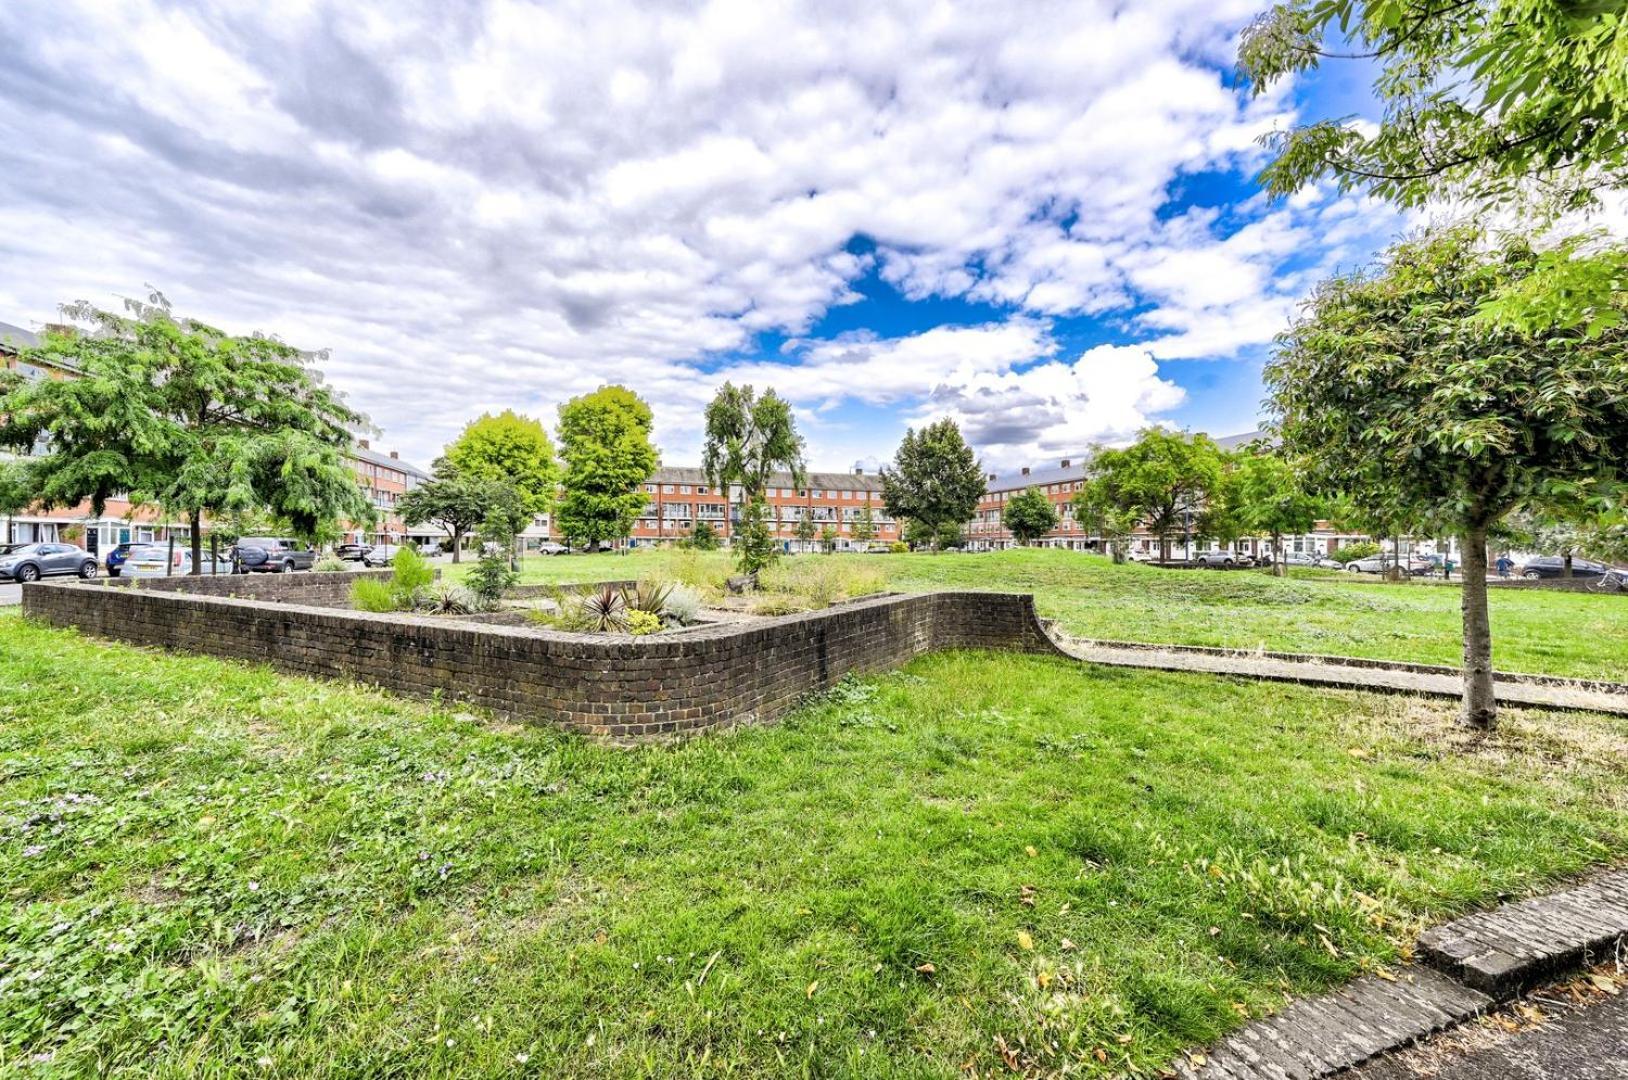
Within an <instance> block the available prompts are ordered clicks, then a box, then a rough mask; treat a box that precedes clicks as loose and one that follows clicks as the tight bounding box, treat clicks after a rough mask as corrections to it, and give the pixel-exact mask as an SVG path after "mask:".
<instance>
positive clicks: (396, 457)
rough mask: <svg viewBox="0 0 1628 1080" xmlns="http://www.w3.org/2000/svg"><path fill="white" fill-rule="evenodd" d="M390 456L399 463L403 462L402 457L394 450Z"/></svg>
mask: <svg viewBox="0 0 1628 1080" xmlns="http://www.w3.org/2000/svg"><path fill="white" fill-rule="evenodd" d="M390 456H391V457H393V458H395V459H396V460H397V461H400V460H401V455H400V454H398V453H396V452H395V451H394V450H392V451H390Z"/></svg>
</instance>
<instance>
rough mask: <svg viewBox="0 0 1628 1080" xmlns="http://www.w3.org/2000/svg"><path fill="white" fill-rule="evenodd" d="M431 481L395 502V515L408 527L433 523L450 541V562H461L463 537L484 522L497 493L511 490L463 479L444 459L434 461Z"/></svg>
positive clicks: (496, 482)
mask: <svg viewBox="0 0 1628 1080" xmlns="http://www.w3.org/2000/svg"><path fill="white" fill-rule="evenodd" d="M433 468H434V472H433V474H432V475H431V476H430V478H429V479H428V480H426V481H424V482H423V483H421V484H419V485H418V486H417V487H415V488H413V489H412V490H411V491H408V492H407V493H406V494H405V495H403V496H402V497H401V498H400V499H399V500H397V502H396V511H397V512H398V513H400V514H401V519H402V521H404V522H406V523H407V524H408V525H422V524H424V523H425V522H432V523H434V524H435V525H437V526H439V527H440V528H442V529H444V530H445V531H446V534H447V536H448V537H450V538H451V539H452V561H453V562H460V561H461V559H462V554H463V546H464V544H463V541H464V537H465V536H467V535H468V534H469V532H470V531H471V530H473V529H476V528H478V527H479V526H480V524H481V522H483V521H485V520H486V514H487V510H488V508H489V506H490V505H491V503H492V500H493V499H494V498H502V497H503V495H502V493H501V491H500V489H504V488H507V489H508V490H509V491H513V490H514V489H513V487H512V486H509V485H505V484H504V483H503V482H502V481H501V480H481V479H478V478H476V477H473V476H465V475H464V474H462V473H460V472H459V471H458V470H457V469H455V468H454V467H453V466H452V464H451V463H450V462H449V461H447V460H446V459H445V458H438V459H436V462H435V465H434V467H433Z"/></svg>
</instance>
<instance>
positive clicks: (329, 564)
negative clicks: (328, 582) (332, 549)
mask: <svg viewBox="0 0 1628 1080" xmlns="http://www.w3.org/2000/svg"><path fill="white" fill-rule="evenodd" d="M311 569H312V570H313V571H314V572H316V573H319V574H342V573H344V572H345V570H346V569H347V568H346V566H345V560H344V559H341V558H339V557H338V556H337V555H324V556H323V557H322V558H320V559H318V560H317V561H316V562H315V563H313V564H311Z"/></svg>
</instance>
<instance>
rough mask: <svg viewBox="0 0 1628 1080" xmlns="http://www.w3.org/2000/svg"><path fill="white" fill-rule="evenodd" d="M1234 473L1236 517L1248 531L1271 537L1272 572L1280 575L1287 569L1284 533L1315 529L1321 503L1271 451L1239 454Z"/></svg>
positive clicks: (1291, 469)
mask: <svg viewBox="0 0 1628 1080" xmlns="http://www.w3.org/2000/svg"><path fill="white" fill-rule="evenodd" d="M1234 475H1235V478H1236V483H1235V486H1234V487H1233V491H1234V492H1235V494H1236V498H1237V514H1238V520H1239V521H1240V522H1241V523H1242V524H1243V527H1244V528H1245V529H1247V530H1248V531H1250V532H1253V533H1255V534H1257V535H1261V534H1264V535H1266V536H1269V537H1271V538H1272V556H1273V558H1272V572H1273V573H1274V574H1276V575H1277V576H1278V577H1282V576H1283V575H1284V574H1285V573H1287V571H1288V562H1287V560H1286V554H1287V553H1286V552H1285V551H1284V550H1283V538H1284V536H1286V535H1298V534H1301V533H1308V532H1310V531H1311V530H1312V529H1314V528H1316V527H1317V519H1318V514H1319V513H1320V511H1321V506H1320V504H1319V502H1318V500H1317V499H1315V498H1313V497H1312V496H1311V495H1310V494H1308V493H1307V492H1306V490H1305V489H1304V487H1302V486H1301V483H1300V478H1299V476H1298V475H1297V474H1296V473H1295V470H1294V468H1293V467H1292V466H1291V465H1290V464H1289V462H1288V461H1287V460H1285V459H1284V457H1283V456H1282V455H1281V454H1278V453H1276V452H1274V451H1271V450H1262V451H1259V452H1253V453H1252V452H1245V453H1243V454H1241V455H1240V456H1239V458H1238V461H1237V469H1236V472H1235V474H1234Z"/></svg>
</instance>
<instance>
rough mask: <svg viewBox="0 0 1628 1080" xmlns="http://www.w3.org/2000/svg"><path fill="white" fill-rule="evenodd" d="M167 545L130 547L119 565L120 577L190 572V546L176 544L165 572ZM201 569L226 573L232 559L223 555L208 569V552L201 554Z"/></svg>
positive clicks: (158, 575)
mask: <svg viewBox="0 0 1628 1080" xmlns="http://www.w3.org/2000/svg"><path fill="white" fill-rule="evenodd" d="M169 553H170V551H169V545H167V544H166V545H162V546H160V545H158V544H144V545H142V546H140V547H133V548H131V549H130V554H129V556H127V557H126V558H125V560H124V565H122V566H120V567H119V576H120V577H129V578H154V577H183V576H185V575H187V574H190V573H192V550H191V548H190V547H181V546H180V545H176V548H175V558H174V559H173V560H171V561H170V566H169V568H168V572H167V573H166V572H165V566H164V563H165V560H166V559H167V558H168V556H169ZM201 565H202V566H203V570H202V571H201V573H203V574H205V575H207V574H211V573H214V574H221V575H226V574H230V573H231V572H232V560H230V559H228V558H227V557H226V556H225V555H221V556H219V557H218V558H216V559H215V565H214V569H213V570H211V569H210V565H209V552H207V551H206V552H204V555H203V563H202V564H201Z"/></svg>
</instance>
